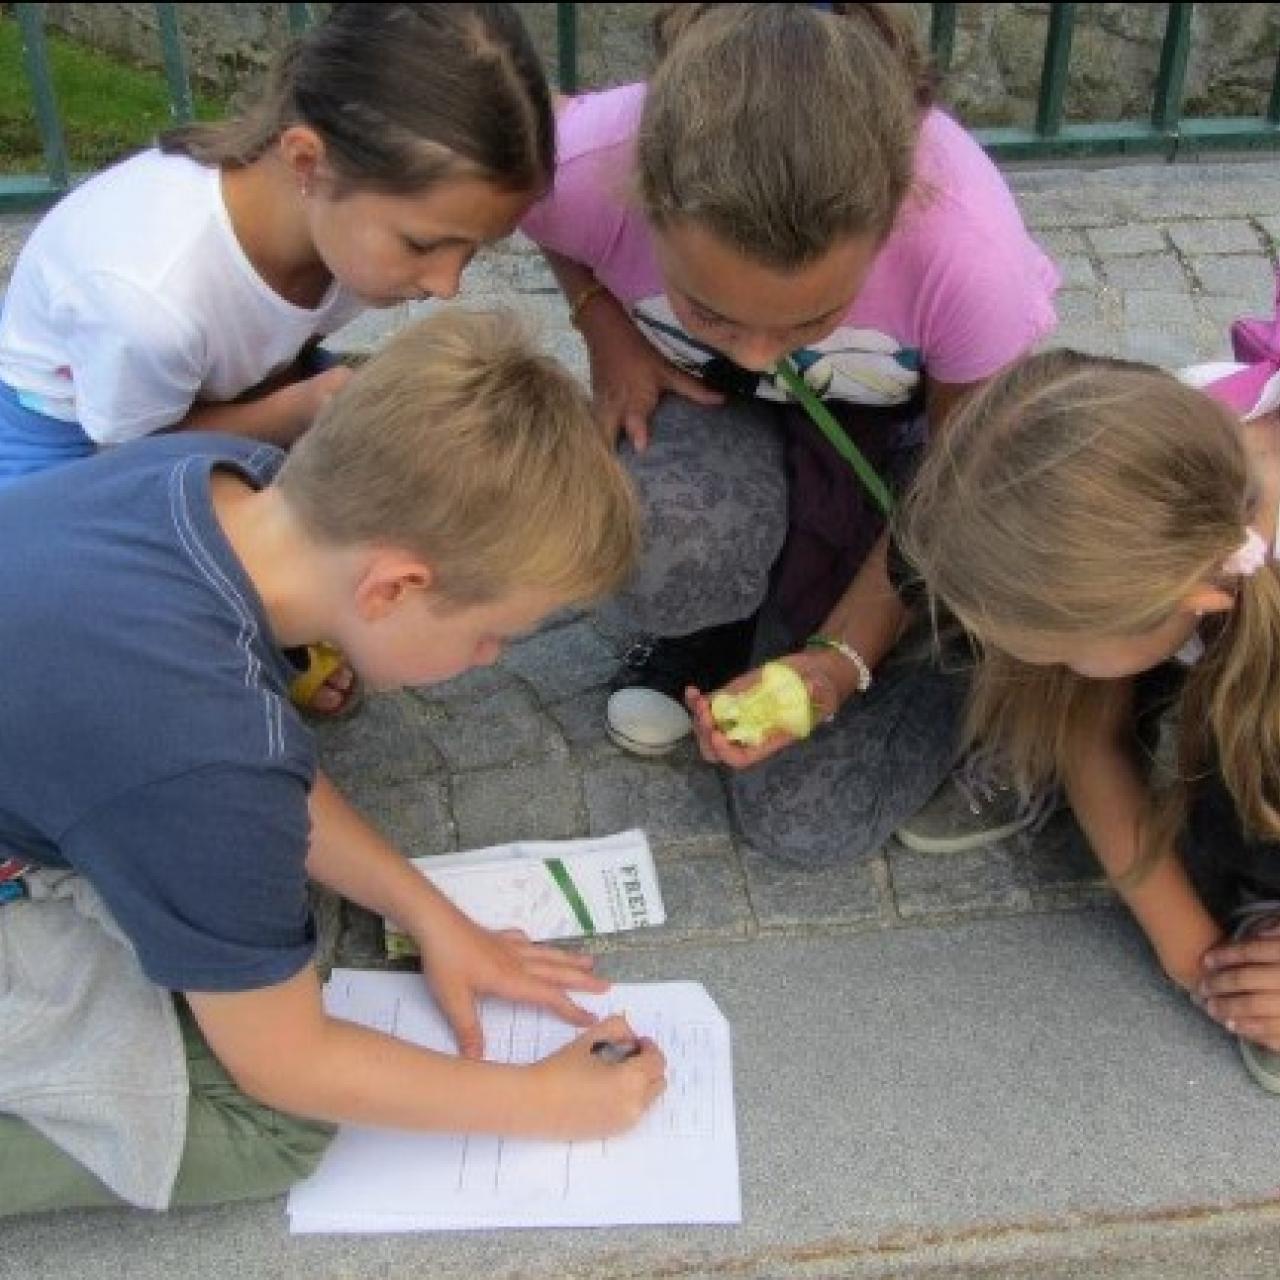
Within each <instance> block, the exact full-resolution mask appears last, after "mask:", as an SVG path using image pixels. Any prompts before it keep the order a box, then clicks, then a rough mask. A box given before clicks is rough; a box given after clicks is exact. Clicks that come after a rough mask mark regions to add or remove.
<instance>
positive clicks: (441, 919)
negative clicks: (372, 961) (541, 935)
mask: <svg viewBox="0 0 1280 1280" xmlns="http://www.w3.org/2000/svg"><path fill="white" fill-rule="evenodd" d="M413 937H414V940H415V941H416V942H417V944H418V949H419V951H420V952H421V953H422V967H423V973H424V976H425V977H426V979H427V985H428V986H429V987H430V988H431V990H432V992H433V993H434V995H435V998H436V1002H437V1003H438V1004H439V1006H440V1010H441V1012H442V1013H443V1014H444V1016H445V1018H446V1019H447V1021H448V1023H449V1025H450V1027H452V1028H453V1034H454V1036H455V1038H456V1039H457V1041H458V1052H459V1053H461V1054H462V1056H463V1057H464V1058H479V1057H481V1056H483V1054H484V1035H483V1032H482V1031H481V1029H480V1019H479V1016H478V1015H477V1013H476V1001H477V1000H478V999H479V997H481V996H487V995H489V996H501V997H503V998H504V999H507V1000H519V1001H523V1002H524V1003H526V1004H535V1005H540V1006H541V1007H542V1008H544V1009H549V1010H551V1012H552V1013H554V1014H557V1015H558V1016H559V1017H561V1018H563V1019H564V1020H565V1021H566V1022H570V1023H572V1024H573V1025H574V1026H578V1027H587V1026H590V1025H591V1024H592V1023H593V1022H594V1021H595V1016H594V1015H593V1014H590V1013H588V1012H587V1011H586V1010H585V1009H583V1008H581V1007H580V1006H578V1005H576V1004H575V1003H574V1002H573V1001H572V1000H570V999H569V997H568V996H567V995H566V994H565V993H566V992H567V991H597V992H599V991H608V989H609V984H608V983H607V982H606V981H605V980H604V979H603V978H598V977H596V975H595V974H594V973H592V971H591V970H592V968H593V966H594V964H595V960H594V958H593V957H592V956H588V955H579V954H577V953H575V952H570V951H561V950H559V949H558V948H556V947H548V946H543V945H541V944H539V943H536V942H530V941H529V938H528V936H527V935H526V934H524V933H522V932H521V931H520V930H519V929H505V930H503V931H502V932H494V931H493V930H490V929H483V928H481V927H480V926H479V925H478V924H476V923H475V922H474V921H473V920H471V919H470V918H469V917H467V916H465V915H463V913H462V912H461V911H457V910H451V911H449V912H448V913H447V914H446V913H444V912H441V913H440V914H439V915H433V918H432V920H431V923H430V926H429V927H425V928H422V929H419V930H414V931H413Z"/></svg>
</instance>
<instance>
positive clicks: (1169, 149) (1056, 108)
mask: <svg viewBox="0 0 1280 1280" xmlns="http://www.w3.org/2000/svg"><path fill="white" fill-rule="evenodd" d="M186 7H187V6H185V5H178V4H157V5H156V6H155V9H156V16H157V21H158V26H159V33H160V44H161V49H162V51H163V55H164V68H165V77H166V79H167V82H168V86H169V103H170V110H171V112H172V114H173V118H174V119H175V120H189V119H190V118H191V116H192V111H193V97H192V92H191V80H190V76H189V74H188V71H187V64H186V56H185V53H184V51H183V43H182V33H181V11H182V9H184V8H186ZM284 8H285V10H286V11H287V14H288V22H289V27H290V29H291V30H293V31H301V30H303V29H305V27H306V26H307V25H308V23H310V22H311V20H312V15H311V6H310V5H307V4H288V5H285V6H284ZM578 8H579V6H578V5H576V4H557V5H556V37H557V39H556V48H557V68H558V77H559V81H560V87H561V88H562V89H563V90H564V91H565V92H566V93H572V92H573V91H574V90H575V89H576V88H577V86H578ZM931 8H932V21H931V30H930V47H931V51H932V54H933V58H934V61H935V62H936V64H937V66H938V68H939V70H940V71H941V72H942V73H943V75H944V76H945V74H946V72H947V71H948V69H949V68H950V66H951V61H952V56H953V52H954V49H955V36H956V18H957V10H958V9H959V8H960V6H959V5H957V4H934V5H932V6H931ZM1077 8H1078V6H1077V5H1075V4H1054V5H1051V6H1050V8H1049V23H1048V30H1047V33H1046V37H1045V46H1044V60H1043V63H1042V67H1041V72H1040V85H1039V94H1038V98H1037V103H1036V111H1035V119H1034V120H1033V121H1032V122H1031V124H1030V125H1028V126H1027V127H1024V128H993V129H977V130H975V131H974V132H975V134H976V136H977V137H978V140H979V141H980V142H981V143H982V144H983V146H985V147H986V148H987V150H988V151H989V152H990V153H991V154H992V155H993V156H995V157H996V158H997V159H1002V160H1031V159H1044V158H1048V157H1052V156H1058V157H1061V156H1082V155H1088V156H1107V155H1124V154H1149V155H1155V156H1163V157H1165V158H1167V159H1170V160H1172V159H1175V158H1176V157H1177V156H1179V155H1181V154H1184V153H1188V152H1193V151H1202V150H1205V149H1209V148H1215V147H1216V148H1262V147H1276V146H1280V55H1278V56H1277V62H1276V71H1275V74H1274V76H1273V78H1272V85H1271V92H1270V95H1269V97H1268V101H1267V102H1266V104H1265V107H1263V109H1262V110H1261V112H1260V114H1258V115H1256V116H1229V117H1227V116H1224V117H1192V118H1187V117H1184V116H1183V115H1182V104H1183V99H1184V90H1185V85H1186V72H1187V58H1188V54H1189V52H1190V49H1191V17H1192V10H1193V9H1194V8H1195V5H1194V4H1169V5H1167V6H1166V8H1167V11H1168V16H1167V19H1166V23H1165V33H1164V42H1163V46H1162V49H1161V56H1160V66H1159V71H1158V73H1157V75H1156V82H1155V89H1154V92H1153V95H1152V103H1151V113H1150V116H1149V117H1147V118H1146V119H1140V120H1113V121H1104V122H1101V123H1093V124H1069V123H1066V122H1065V121H1064V119H1063V114H1064V106H1065V102H1066V93H1067V75H1068V71H1069V68H1070V61H1071V37H1072V33H1073V30H1074V27H1075V19H1076V9H1077ZM13 9H14V11H15V13H16V16H17V20H18V23H19V25H20V28H21V35H22V50H23V64H24V67H25V70H26V75H27V80H28V82H29V84H30V89H31V99H32V103H33V105H34V107H35V113H36V123H37V126H38V128H39V131H40V140H41V144H42V147H43V150H44V158H45V172H44V173H43V174H22V175H18V176H4V175H0V210H5V209H13V208H19V207H39V206H41V205H44V204H48V203H50V202H51V201H53V200H55V199H57V197H58V196H60V195H61V194H62V193H63V192H64V191H66V190H67V187H68V186H69V185H70V183H71V181H72V174H71V171H70V165H69V162H68V158H67V147H66V140H65V138H64V137H63V131H62V124H61V121H60V119H59V115H58V104H57V99H56V95H55V93H54V89H53V80H52V77H51V75H50V71H49V59H48V53H47V50H46V47H45V38H44V23H43V20H42V17H41V6H40V5H38V4H15V5H14V6H13Z"/></svg>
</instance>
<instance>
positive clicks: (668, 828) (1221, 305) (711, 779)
mask: <svg viewBox="0 0 1280 1280" xmlns="http://www.w3.org/2000/svg"><path fill="white" fill-rule="evenodd" d="M1011 182H1012V185H1013V187H1014V190H1015V193H1016V195H1017V197H1018V200H1019V204H1020V206H1021V207H1022V210H1023V213H1024V216H1025V217H1026V219H1027V221H1028V223H1029V225H1030V226H1031V228H1032V230H1033V232H1034V233H1035V234H1036V236H1037V238H1038V239H1039V240H1040V241H1041V242H1042V243H1043V244H1044V245H1045V247H1046V248H1047V249H1048V250H1049V251H1050V252H1051V253H1052V254H1053V256H1054V257H1055V258H1056V260H1057V261H1058V262H1059V264H1060V266H1061V268H1062V273H1063V289H1062V292H1061V294H1060V295H1059V299H1058V308H1059V314H1060V317H1061V327H1060V329H1059V332H1058V334H1057V335H1056V336H1055V338H1054V339H1053V341H1054V342H1055V343H1057V344H1062V345H1070V346H1075V347H1077V348H1079V349H1081V350H1086V351H1091V352H1097V353H1106V354H1115V355H1123V356H1127V357H1130V358H1134V359H1142V360H1148V361H1151V362H1153V363H1156V364H1161V365H1165V366H1167V367H1176V366H1178V365H1181V364H1186V363H1190V362H1193V361H1195V360H1203V359H1209V358H1213V357H1218V356H1222V355H1223V354H1225V352H1226V330H1227V325H1228V324H1229V322H1230V321H1231V320H1232V319H1234V318H1235V317H1236V316H1238V315H1239V314H1240V313H1241V312H1242V311H1243V310H1249V309H1255V310H1257V311H1259V312H1261V311H1264V310H1266V309H1267V308H1268V307H1269V305H1270V303H1271V299H1272V295H1273V288H1274V284H1273V281H1274V270H1275V263H1276V254H1277V247H1278V245H1280V165H1277V164H1276V163H1275V162H1274V161H1271V160H1268V161H1265V162H1256V163H1235V164H1221V163H1217V164H1187V165H1182V166H1177V167H1171V166H1150V165H1144V166H1134V167H1132V168H1123V169H1100V170H1077V171H1063V170H1053V171H1023V172H1020V173H1014V174H1012V175H1011ZM465 299H466V300H469V301H471V302H473V303H492V302H501V303H507V304H514V305H515V306H516V307H517V308H518V309H519V310H521V311H522V312H524V313H525V314H526V315H528V316H529V317H530V319H531V320H532V321H533V322H534V324H535V325H536V326H537V327H538V328H539V329H540V330H541V332H542V333H543V334H544V336H545V337H546V338H547V340H548V341H549V343H550V345H551V346H552V347H553V348H554V349H555V350H556V351H557V353H558V354H559V355H560V356H561V357H562V358H563V359H565V360H566V361H567V362H568V363H569V364H571V365H572V366H573V367H574V368H576V369H578V370H579V371H582V370H583V369H584V368H585V361H584V357H583V353H582V350H581V346H580V344H579V343H578V342H577V340H576V336H575V335H574V334H573V333H572V331H571V330H570V329H569V327H568V324H567V318H566V315H565V309H564V305H563V302H562V301H561V299H560V296H559V293H558V290H557V289H556V287H555V283H554V281H553V280H552V279H551V276H550V274H549V272H548V271H547V270H546V268H545V267H544V265H543V264H542V262H541V259H540V258H538V257H537V255H536V254H535V253H534V252H532V249H531V246H529V245H528V244H527V242H519V241H515V242H508V244H507V245H505V246H503V247H502V248H500V249H499V250H496V251H494V252H492V253H490V254H488V255H486V258H485V259H484V260H483V261H482V262H481V263H479V264H477V267H476V269H475V271H474V272H473V275H472V277H471V278H470V280H469V282H468V287H467V290H466V294H465ZM412 314H413V309H412V308H403V309H402V310H401V312H399V313H396V314H394V315H388V314H385V313H383V314H380V315H377V316H371V317H368V318H367V319H366V320H364V321H362V322H358V323H357V324H356V325H355V326H352V328H351V329H350V330H348V331H347V332H346V334H345V335H344V339H345V341H346V343H347V344H348V345H349V346H351V347H354V348H369V347H371V346H374V345H376V343H377V342H378V341H380V340H381V339H382V337H383V336H384V335H385V334H386V333H387V332H388V331H389V330H392V329H394V328H396V327H399V325H401V324H403V323H404V322H405V321H406V320H407V319H409V318H410V317H411V315H412ZM619 640H620V637H616V636H615V637H610V636H607V635H605V634H603V633H602V632H601V631H600V630H598V629H597V628H596V626H595V625H593V622H592V620H591V619H590V618H588V617H575V618H571V619H564V620H560V621H559V622H558V623H557V624H556V625H554V626H552V627H550V628H549V629H547V630H545V631H544V632H543V633H542V634H540V635H538V636H536V637H534V638H533V639H531V640H528V641H526V642H524V643H522V644H519V645H517V646H516V647H515V648H514V649H513V650H512V652H511V653H510V654H509V655H508V657H507V658H505V659H504V661H503V663H502V665H501V666H500V667H499V668H498V669H496V670H492V671H487V672H482V673H476V674H475V675H473V676H470V677H467V678H465V679H464V680H462V681H459V682H455V683H453V684H452V685H450V686H448V687H447V688H442V689H423V690H417V691H413V692H407V693H403V694H398V695H394V696H392V697H387V698H383V699H379V700H377V701H376V702H375V703H374V705H373V706H371V707H370V709H369V711H368V712H367V713H366V714H365V715H363V716H362V717H360V718H359V719H357V720H356V721H354V722H351V723H350V724H347V725H344V726H342V727H341V728H339V729H334V730H331V731H329V732H327V733H325V734H324V735H323V744H324V754H325V758H326V761H327V762H328V764H329V767H330V768H331V769H332V770H333V772H334V774H335V776H336V777H337V778H338V779H339V781H340V782H341V783H343V784H345V785H346V786H348V787H349V788H350V789H351V790H352V792H353V794H354V795H355V796H356V797H357V799H358V800H359V801H361V802H363V803H364V805H365V807H366V808H367V810H368V812H370V813H371V814H373V815H374V817H375V818H377V819H378V820H379V821H380V822H381V823H382V824H383V825H384V827H385V829H386V830H387V832H388V833H389V834H391V835H393V836H395V837H396V838H398V839H400V840H402V841H403V842H404V844H405V846H406V848H407V849H408V850H409V851H410V852H413V853H433V852H443V851H445V850H449V849H454V848H467V847H469V846H473V845H479V844H488V843H494V842H499V841H503V840H508V839H514V838H517V837H519V836H526V837H532V836H539V837H543V838H556V837H561V836H576V835H586V834H593V835H594V834H602V833H606V832H610V831H616V830H618V829H620V828H622V827H625V826H639V827H643V828H644V829H645V830H646V831H647V832H648V833H649V836H650V839H651V840H652V842H653V844H654V847H655V850H656V852H657V855H658V859H659V863H660V874H661V877H662V883H663V888H664V893H665V894H666V896H667V899H668V904H669V909H670V923H669V925H668V927H667V928H666V929H664V930H662V931H661V932H660V934H657V935H645V934H640V935H632V936H631V937H628V938H625V939H622V940H618V941H614V942H611V943H607V944H602V945H606V946H610V947H624V948H626V947H645V946H664V945H667V944H668V943H669V942H670V941H671V940H672V939H673V938H682V939H714V938H723V939H735V938H743V937H748V936H753V935H757V934H771V933H777V932H788V931H793V932H809V931H815V930H819V931H820V930H832V929H839V930H866V929H882V928H894V927H898V926H901V925H904V924H909V925H913V926H914V925H920V924H922V923H928V922H930V921H947V920H955V919H957V918H963V917H971V916H974V915H998V914H1007V913H1020V912H1031V911H1038V910H1043V909H1061V908H1064V907H1087V906H1092V905H1095V904H1096V903H1098V902H1099V901H1102V900H1105V899H1107V898H1108V897H1109V894H1108V891H1107V890H1106V889H1105V888H1104V887H1103V886H1102V885H1101V883H1100V881H1099V880H1098V878H1097V874H1096V870H1095V867H1094V864H1093V862H1092V860H1091V858H1090V856H1089V854H1088V852H1087V850H1086V849H1085V848H1084V846H1083V844H1082V842H1081V840H1080V838H1079V836H1078V834H1077V832H1076V831H1075V829H1074V824H1072V823H1071V822H1070V821H1069V819H1067V818H1066V817H1065V816H1063V815H1059V816H1058V817H1057V818H1056V819H1055V820H1054V821H1053V822H1051V823H1050V825H1049V826H1048V828H1047V829H1046V830H1045V831H1044V832H1043V833H1042V834H1041V835H1040V836H1038V837H1037V838H1036V839H1035V840H1032V841H1028V840H1024V839H1021V838H1015V839H1014V840H1012V841H1009V842H1007V843H1004V844H998V845H995V846H992V847H990V848H987V849H984V850H980V851H977V852H972V853H964V854H954V855H947V856H941V857H940V856H938V855H936V854H917V853H913V852H911V851H909V850H907V849H905V848H903V847H901V846H898V845H896V844H895V843H893V842H891V843H890V844H889V845H888V846H887V847H886V848H885V849H884V850H883V851H882V852H881V853H880V854H878V855H877V856H876V857H874V858H872V859H871V860H869V861H865V862H862V863H860V864H858V865H856V866H844V867H837V868H834V869H832V870H828V871H821V872H808V871H792V870H789V869H787V868H785V867H782V866H779V865H777V864H775V863H772V862H770V861H768V860H767V859H765V858H764V857H763V856H762V855H761V854H760V853H759V852H758V851H756V850H753V849H751V848H749V847H746V846H745V845H743V843H742V842H741V841H740V840H738V839H737V838H736V837H735V835H734V832H733V830H732V829H731V825H730V822H729V819H728V813H727V810H726V805H725V796H724V791H723V788H722V785H721V783H720V780H719V778H718V777H717V775H716V773H715V771H713V770H712V769H711V768H709V767H708V766H706V765H704V764H703V763H702V762H701V761H700V760H699V759H698V758H697V754H696V752H695V751H693V749H692V748H691V747H690V746H686V747H685V748H684V749H683V750H681V751H679V752H678V753H677V754H675V755H673V756H671V757H668V758H667V759H666V760H663V761H657V762H653V761H638V760H636V759H634V758H631V757H628V756H626V755H625V754H623V753H621V752H619V751H618V750H617V749H616V748H615V747H614V746H613V745H612V744H611V743H610V742H609V741H608V739H607V738H606V737H605V735H604V732H603V707H604V700H605V690H604V683H605V680H606V679H607V677H608V675H609V673H610V671H611V670H612V668H613V664H614V656H615V651H616V648H617V645H618V642H619ZM329 928H330V931H332V930H335V929H337V930H338V932H339V934H340V937H339V940H338V943H337V955H338V956H339V958H340V959H341V960H343V961H344V962H351V963H371V962H374V961H376V959H377V957H378V954H379V947H378V942H377V930H376V927H375V924H374V922H371V921H368V920H366V919H363V918H362V916H361V914H360V913H359V912H358V911H356V910H355V909H354V908H346V909H345V911H344V912H343V918H342V921H341V924H340V925H339V924H338V922H337V921H334V920H332V919H331V920H330V922H329Z"/></svg>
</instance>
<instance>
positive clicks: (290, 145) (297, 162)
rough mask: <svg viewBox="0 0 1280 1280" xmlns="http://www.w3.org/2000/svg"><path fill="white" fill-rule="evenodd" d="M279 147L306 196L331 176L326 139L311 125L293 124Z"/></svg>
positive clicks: (281, 155) (281, 156)
mask: <svg viewBox="0 0 1280 1280" xmlns="http://www.w3.org/2000/svg"><path fill="white" fill-rule="evenodd" d="M277 146H278V147H279V148H280V158H281V159H282V160H283V161H284V163H285V167H286V168H287V169H288V170H289V172H290V173H291V174H292V175H293V178H294V181H295V182H296V183H297V184H298V190H299V191H301V192H302V194H303V195H304V196H305V195H310V194H311V192H312V191H313V190H315V188H316V185H317V183H318V182H319V181H320V180H323V179H324V178H326V177H328V176H329V166H328V162H327V160H326V158H325V146H324V139H323V138H322V137H321V136H320V135H319V134H318V133H317V132H316V131H315V130H314V129H313V128H311V126H310V125H305V124H291V125H290V126H289V127H288V128H287V129H286V130H285V131H284V132H283V133H282V134H281V135H280V139H279V142H278V143H277Z"/></svg>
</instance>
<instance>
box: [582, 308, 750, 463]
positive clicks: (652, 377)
mask: <svg viewBox="0 0 1280 1280" xmlns="http://www.w3.org/2000/svg"><path fill="white" fill-rule="evenodd" d="M580 327H581V330H582V336H583V338H584V339H585V340H586V344H587V354H588V355H589V356H590V358H591V390H592V393H593V395H594V397H595V405H596V416H597V417H598V418H599V420H600V425H601V426H602V427H603V428H604V430H605V434H606V437H607V439H608V440H609V441H610V443H613V442H616V441H617V439H618V434H619V432H621V431H625V432H626V435H627V438H628V439H629V440H630V441H631V443H632V445H633V446H634V447H635V449H636V451H637V452H643V451H644V450H645V449H646V448H647V447H648V444H649V416H650V415H651V414H652V413H653V411H654V409H655V408H656V407H657V404H658V400H659V399H660V397H661V396H662V394H663V392H664V391H674V392H675V393H676V394H677V395H681V396H684V397H685V399H686V400H692V401H693V402H694V403H695V404H704V405H719V404H723V403H724V396H722V395H721V394H720V393H719V392H718V391H713V390H712V389H711V388H710V387H708V386H707V385H706V384H705V383H704V382H703V381H702V380H701V379H700V378H695V377H694V376H693V375H692V374H689V373H685V372H684V370H683V369H677V368H676V366H675V365H673V364H672V363H671V362H670V361H669V360H666V359H664V358H663V356H662V355H661V353H659V352H658V351H657V350H656V349H655V348H654V346H653V344H652V343H650V342H648V341H647V340H646V339H645V337H644V335H643V334H642V333H641V332H640V330H639V329H637V328H636V326H635V324H634V323H633V322H632V320H631V317H630V316H629V315H627V313H626V311H625V310H624V308H623V307H622V305H621V304H620V303H619V302H618V301H617V299H616V298H614V297H612V296H611V295H609V294H600V295H598V296H597V297H594V298H592V299H590V301H588V302H587V304H586V306H585V307H584V309H583V312H582V317H581V325H580Z"/></svg>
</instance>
